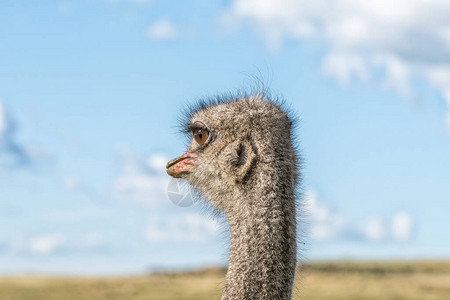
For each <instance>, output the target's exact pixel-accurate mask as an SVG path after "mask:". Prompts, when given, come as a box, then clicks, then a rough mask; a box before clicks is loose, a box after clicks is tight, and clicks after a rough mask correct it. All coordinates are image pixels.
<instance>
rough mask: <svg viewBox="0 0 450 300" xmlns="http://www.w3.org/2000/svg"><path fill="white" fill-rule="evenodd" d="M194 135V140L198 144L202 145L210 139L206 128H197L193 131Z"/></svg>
mask: <svg viewBox="0 0 450 300" xmlns="http://www.w3.org/2000/svg"><path fill="white" fill-rule="evenodd" d="M192 135H193V136H194V140H195V141H196V142H197V144H199V145H200V146H202V145H203V144H204V143H205V142H206V141H207V140H208V136H209V133H208V131H207V130H205V129H195V130H194V131H193V132H192Z"/></svg>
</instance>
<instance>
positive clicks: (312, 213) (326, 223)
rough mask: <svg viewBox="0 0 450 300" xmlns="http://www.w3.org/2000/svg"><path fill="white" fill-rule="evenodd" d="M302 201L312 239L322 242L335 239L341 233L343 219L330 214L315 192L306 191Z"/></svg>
mask: <svg viewBox="0 0 450 300" xmlns="http://www.w3.org/2000/svg"><path fill="white" fill-rule="evenodd" d="M304 199H305V209H306V211H307V214H308V216H309V222H308V223H310V225H311V227H310V234H311V237H312V238H313V239H317V240H323V239H327V238H331V237H335V236H336V235H338V234H339V233H340V232H341V231H342V229H343V227H344V225H345V219H344V217H343V216H342V215H340V214H337V213H335V212H332V211H331V210H330V208H329V207H328V206H326V205H325V204H324V203H322V202H320V201H319V198H318V196H317V193H316V192H315V191H313V190H308V191H307V192H306V193H305V198H304Z"/></svg>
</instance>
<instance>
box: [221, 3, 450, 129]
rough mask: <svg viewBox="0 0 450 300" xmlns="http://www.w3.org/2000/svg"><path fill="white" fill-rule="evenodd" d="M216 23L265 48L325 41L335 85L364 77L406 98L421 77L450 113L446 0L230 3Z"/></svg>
mask: <svg viewBox="0 0 450 300" xmlns="http://www.w3.org/2000/svg"><path fill="white" fill-rule="evenodd" d="M223 19H224V20H225V22H224V24H226V26H228V27H234V28H235V27H239V26H242V25H247V26H249V27H251V28H253V29H254V30H255V31H256V32H257V33H259V34H260V35H262V36H263V37H264V39H265V40H266V41H267V43H268V45H269V47H270V48H272V49H276V48H278V47H279V46H280V45H281V44H282V42H283V41H284V40H285V39H287V38H289V39H298V40H301V41H302V42H308V41H311V40H314V41H319V42H321V43H323V44H325V45H326V49H327V53H326V54H325V57H324V61H323V69H324V72H325V74H327V75H329V76H331V77H333V78H336V79H337V80H339V81H340V82H342V83H346V82H348V81H349V80H350V79H351V78H359V79H363V80H367V79H368V78H369V77H371V80H372V81H376V82H377V83H378V84H379V85H380V86H382V87H385V88H389V89H393V90H395V91H397V92H399V93H400V94H402V95H406V96H408V97H409V96H411V95H412V94H413V92H414V87H413V86H412V84H411V80H412V79H416V78H418V79H425V80H426V81H427V82H428V83H430V84H432V85H434V86H435V87H436V88H438V89H439V90H440V91H441V92H442V95H443V97H444V98H445V99H446V100H447V109H448V116H450V92H449V88H448V87H449V84H448V78H449V74H450V60H449V57H450V2H449V1H446V0H398V1H388V0H376V1H359V0H337V1H331V0H316V1H306V0H299V1H297V0H263V1H261V0H234V1H232V3H231V5H230V7H229V9H228V10H227V11H226V12H225V13H224V15H223ZM437 69H438V70H437ZM369 74H371V75H372V76H369ZM380 74H381V76H380ZM380 77H381V78H380ZM448 123H450V121H449V122H448ZM448 125H449V127H448V128H449V129H450V124H448Z"/></svg>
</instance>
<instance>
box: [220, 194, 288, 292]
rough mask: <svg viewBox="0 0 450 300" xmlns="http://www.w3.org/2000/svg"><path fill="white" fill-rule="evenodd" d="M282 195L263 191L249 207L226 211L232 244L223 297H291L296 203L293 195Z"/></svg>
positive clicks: (250, 202) (252, 200)
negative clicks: (229, 212)
mask: <svg viewBox="0 0 450 300" xmlns="http://www.w3.org/2000/svg"><path fill="white" fill-rule="evenodd" d="M283 195H284V197H283ZM283 195H281V196H280V195H276V193H273V192H272V193H270V192H267V193H262V195H259V197H258V199H250V200H251V201H248V203H249V207H248V209H242V210H240V211H235V212H233V213H232V215H231V216H230V214H228V221H229V226H230V243H231V244H230V257H229V266H228V272H227V276H226V282H225V288H224V293H223V296H222V299H291V294H292V287H293V281H294V273H295V267H296V229H295V227H296V225H295V224H296V223H295V204H294V196H293V195H287V193H283ZM256 203H257V205H256Z"/></svg>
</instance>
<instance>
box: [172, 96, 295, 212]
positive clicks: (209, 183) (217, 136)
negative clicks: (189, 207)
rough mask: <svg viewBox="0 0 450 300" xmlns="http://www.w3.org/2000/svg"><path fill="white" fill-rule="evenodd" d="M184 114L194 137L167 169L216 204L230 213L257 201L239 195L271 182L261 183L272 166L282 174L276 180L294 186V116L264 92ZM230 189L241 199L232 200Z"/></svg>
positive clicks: (187, 127) (201, 107)
mask: <svg viewBox="0 0 450 300" xmlns="http://www.w3.org/2000/svg"><path fill="white" fill-rule="evenodd" d="M186 119H187V122H186V124H184V128H185V130H186V132H188V133H189V134H191V135H192V140H191V142H190V144H189V147H188V149H187V151H186V152H185V153H183V154H182V155H181V156H180V157H178V158H175V159H173V160H171V161H169V162H168V164H167V173H168V174H169V175H170V176H172V177H176V178H185V179H187V180H188V181H189V182H190V183H191V184H193V186H195V187H196V188H197V189H199V190H200V192H201V193H202V194H203V195H204V196H205V197H206V198H207V199H208V200H209V201H210V202H211V203H212V204H213V205H214V206H216V207H217V208H218V209H220V210H223V211H224V212H226V213H232V211H233V209H234V208H237V209H242V208H243V207H247V205H249V204H250V205H255V204H257V203H245V201H244V202H242V201H240V200H241V199H242V196H244V194H246V193H248V192H249V191H250V190H253V192H256V191H254V190H255V189H258V188H259V189H264V185H266V184H270V185H271V186H272V185H273V183H272V182H267V183H266V184H265V183H264V182H261V180H263V179H266V178H265V177H266V176H264V175H268V174H267V173H266V174H264V171H265V169H268V168H269V169H272V168H275V169H276V173H277V174H278V176H280V177H283V178H279V179H278V180H277V181H280V179H283V184H288V185H290V186H295V184H296V182H297V164H298V162H297V156H296V153H295V151H294V149H293V146H292V139H291V126H292V121H291V120H290V119H289V117H288V114H287V113H286V112H284V111H283V110H282V109H281V107H280V106H279V105H278V104H275V103H273V102H271V101H269V100H266V99H265V98H264V95H253V96H250V97H248V98H241V99H231V100H229V101H222V102H212V103H211V104H205V103H201V104H200V105H199V107H198V108H196V109H194V110H193V111H191V112H189V113H188V115H187V118H186ZM270 173H272V172H270ZM261 177H262V178H261ZM258 179H260V180H258ZM257 183H259V184H262V185H256V184H257ZM231 193H233V194H235V195H236V196H237V197H236V200H237V201H238V202H230V201H229V197H230V194H231ZM242 200H243V199H242ZM229 217H230V216H229Z"/></svg>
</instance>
